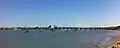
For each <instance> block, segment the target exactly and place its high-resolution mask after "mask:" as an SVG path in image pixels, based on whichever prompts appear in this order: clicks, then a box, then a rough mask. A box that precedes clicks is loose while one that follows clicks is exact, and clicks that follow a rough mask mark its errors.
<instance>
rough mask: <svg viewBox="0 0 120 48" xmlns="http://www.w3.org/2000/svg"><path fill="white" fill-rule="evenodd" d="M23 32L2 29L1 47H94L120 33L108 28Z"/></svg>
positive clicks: (0, 32) (105, 42)
mask: <svg viewBox="0 0 120 48" xmlns="http://www.w3.org/2000/svg"><path fill="white" fill-rule="evenodd" d="M23 32H24V31H0V48H93V44H98V43H99V44H100V45H104V44H107V42H109V41H110V40H111V39H110V38H109V37H108V35H109V34H118V33H119V31H108V30H91V31H90V30H81V31H69V32H64V31H60V30H59V31H54V32H53V31H41V33H39V31H37V30H33V31H30V33H23ZM93 41H94V42H95V43H93Z"/></svg>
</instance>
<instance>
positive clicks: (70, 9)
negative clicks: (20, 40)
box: [0, 0, 120, 27]
mask: <svg viewBox="0 0 120 48" xmlns="http://www.w3.org/2000/svg"><path fill="white" fill-rule="evenodd" d="M119 12H120V0H0V27H3V26H7V27H14V26H15V27H16V26H25V21H27V26H48V25H50V24H51V25H57V26H81V27H84V26H85V27H86V26H93V27H98V26H118V25H120V22H119V21H120V19H119V18H120V14H119Z"/></svg>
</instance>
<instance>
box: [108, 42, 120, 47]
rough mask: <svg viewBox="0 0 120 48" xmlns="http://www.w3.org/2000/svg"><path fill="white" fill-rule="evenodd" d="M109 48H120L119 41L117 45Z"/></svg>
mask: <svg viewBox="0 0 120 48" xmlns="http://www.w3.org/2000/svg"><path fill="white" fill-rule="evenodd" d="M108 48H120V41H117V42H116V43H115V44H113V45H112V46H109V47H108Z"/></svg>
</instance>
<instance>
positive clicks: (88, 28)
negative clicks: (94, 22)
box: [0, 25, 120, 30]
mask: <svg viewBox="0 0 120 48" xmlns="http://www.w3.org/2000/svg"><path fill="white" fill-rule="evenodd" d="M0 30H120V26H117V27H57V26H54V27H51V25H49V26H48V27H11V28H8V27H4V28H0Z"/></svg>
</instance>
